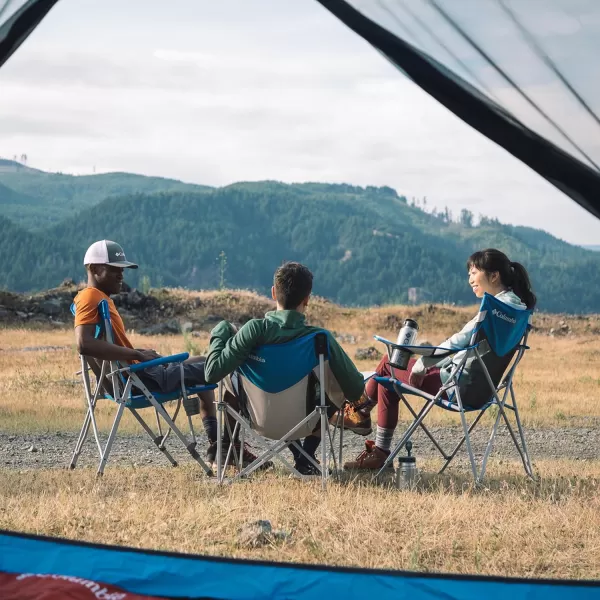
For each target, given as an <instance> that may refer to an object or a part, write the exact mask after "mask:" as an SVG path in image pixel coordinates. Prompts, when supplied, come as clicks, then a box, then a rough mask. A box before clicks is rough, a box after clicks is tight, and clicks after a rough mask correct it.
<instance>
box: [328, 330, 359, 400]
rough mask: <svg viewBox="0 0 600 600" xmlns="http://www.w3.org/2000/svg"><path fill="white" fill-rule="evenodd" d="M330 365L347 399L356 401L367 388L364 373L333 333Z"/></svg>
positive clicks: (330, 342)
mask: <svg viewBox="0 0 600 600" xmlns="http://www.w3.org/2000/svg"><path fill="white" fill-rule="evenodd" d="M327 337H328V338H329V367H330V368H331V371H332V373H333V375H334V377H335V378H336V380H337V382H338V383H339V385H340V387H341V388H342V392H344V396H345V398H346V400H348V401H349V402H356V401H357V400H358V399H359V398H360V397H361V396H362V393H363V391H364V389H365V381H364V377H363V374H362V373H361V372H360V371H359V370H358V369H357V368H356V366H355V364H354V363H353V362H352V360H351V358H350V357H349V356H348V355H347V354H346V353H345V352H344V350H343V348H342V347H341V346H340V345H339V344H338V342H337V340H336V339H335V338H334V337H333V335H331V334H329V335H328V336H327Z"/></svg>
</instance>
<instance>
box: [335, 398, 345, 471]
mask: <svg viewBox="0 0 600 600" xmlns="http://www.w3.org/2000/svg"><path fill="white" fill-rule="evenodd" d="M337 429H339V431H340V453H339V458H338V465H339V471H340V473H341V472H342V469H343V468H344V461H343V453H344V411H343V410H342V409H340V411H339V412H338V426H337V427H336V431H337Z"/></svg>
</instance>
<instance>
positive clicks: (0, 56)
mask: <svg viewBox="0 0 600 600" xmlns="http://www.w3.org/2000/svg"><path fill="white" fill-rule="evenodd" d="M57 2H58V0H0V67H2V65H3V64H4V63H5V62H6V61H7V60H8V59H9V58H10V57H11V56H12V54H13V52H14V51H15V50H16V49H17V48H18V47H19V46H20V45H21V44H22V43H23V42H24V41H25V40H26V39H27V37H28V36H29V34H30V33H31V32H32V31H33V30H34V29H35V28H36V27H37V26H38V24H39V23H40V21H41V20H42V19H43V18H44V17H45V16H46V15H47V14H48V11H49V10H50V9H51V8H52V7H53V6H54V5H55V4H56V3H57Z"/></svg>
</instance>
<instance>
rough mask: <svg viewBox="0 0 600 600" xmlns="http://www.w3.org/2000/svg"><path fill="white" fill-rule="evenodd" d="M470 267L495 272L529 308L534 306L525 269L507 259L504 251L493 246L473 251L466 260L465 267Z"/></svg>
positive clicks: (535, 300) (533, 298)
mask: <svg viewBox="0 0 600 600" xmlns="http://www.w3.org/2000/svg"><path fill="white" fill-rule="evenodd" d="M471 267H475V268H476V269H478V270H479V271H485V272H486V273H488V274H489V273H496V272H497V273H498V274H499V275H500V280H501V281H502V285H504V286H505V287H507V288H511V289H512V290H513V292H514V293H515V294H516V295H517V296H519V298H520V299H521V301H522V302H523V303H524V304H525V305H526V306H527V308H528V309H529V310H533V309H534V308H535V305H536V302H537V299H536V297H535V294H534V293H533V290H532V289H531V281H530V280H529V274H528V273H527V269H526V268H525V267H524V266H523V265H522V264H521V263H518V262H511V261H510V260H508V256H506V254H504V252H500V250H495V249H494V248H488V249H487V250H480V251H479V252H475V253H474V254H472V255H471V256H470V257H469V260H468V261H467V269H470V268H471Z"/></svg>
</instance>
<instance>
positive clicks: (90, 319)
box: [73, 287, 133, 348]
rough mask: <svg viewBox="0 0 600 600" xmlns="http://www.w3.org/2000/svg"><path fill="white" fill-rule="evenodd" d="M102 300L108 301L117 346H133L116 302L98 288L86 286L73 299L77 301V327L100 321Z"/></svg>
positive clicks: (95, 323)
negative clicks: (99, 305) (99, 307)
mask: <svg viewBox="0 0 600 600" xmlns="http://www.w3.org/2000/svg"><path fill="white" fill-rule="evenodd" d="M102 300H106V301H107V302H108V308H109V311H110V322H111V324H112V330H113V338H114V343H115V344H117V346H124V347H125V348H133V346H132V345H131V342H130V341H129V340H128V339H127V335H126V334H125V325H124V324H123V319H121V315H120V314H119V311H118V310H117V307H116V306H115V303H114V302H113V301H112V300H111V299H110V298H109V297H108V296H107V295H106V294H105V293H104V292H101V291H100V290H99V289H97V288H93V287H88V288H85V289H84V290H81V291H80V292H79V294H77V296H75V299H74V300H73V302H74V303H75V327H78V326H79V325H97V324H98V323H99V322H100V315H99V314H98V304H100V302H101V301H102Z"/></svg>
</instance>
